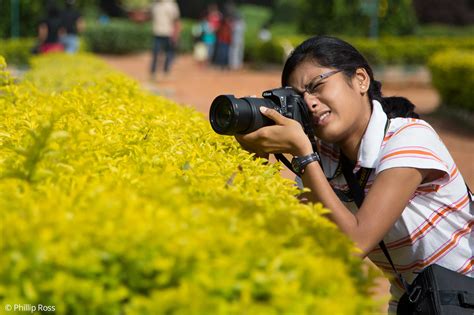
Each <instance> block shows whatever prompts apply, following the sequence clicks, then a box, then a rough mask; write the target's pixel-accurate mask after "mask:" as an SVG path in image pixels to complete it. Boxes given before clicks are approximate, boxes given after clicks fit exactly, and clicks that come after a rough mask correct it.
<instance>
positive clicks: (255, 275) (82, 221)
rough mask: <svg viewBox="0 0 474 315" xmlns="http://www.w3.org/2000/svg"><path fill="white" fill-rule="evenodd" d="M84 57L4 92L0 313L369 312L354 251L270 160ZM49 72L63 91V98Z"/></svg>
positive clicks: (43, 61)
mask: <svg viewBox="0 0 474 315" xmlns="http://www.w3.org/2000/svg"><path fill="white" fill-rule="evenodd" d="M93 59H94V58H93V57H91V56H84V55H79V56H74V57H71V56H65V55H49V56H44V57H40V58H38V59H34V60H33V62H32V68H33V70H32V71H31V73H29V74H28V76H27V77H26V78H25V81H24V82H23V83H20V84H18V85H13V84H11V83H7V84H6V85H5V86H4V87H2V88H1V90H0V108H1V110H2V113H3V116H4V119H2V121H0V129H1V130H2V132H1V133H0V144H1V145H0V154H1V156H2V159H1V160H0V218H1V220H2V223H3V224H2V225H0V233H1V235H2V242H0V251H1V252H2V255H1V256H0V278H1V279H2V282H1V283H0V303H1V304H2V305H5V304H7V303H18V304H24V303H29V304H33V305H36V304H38V303H41V304H43V305H54V306H55V309H56V313H57V314H91V315H92V314H213V313H220V314H243V313H245V314H288V313H297V314H331V313H334V314H364V313H367V312H369V311H371V310H372V303H371V302H370V301H369V299H368V297H367V294H368V293H367V289H368V286H369V285H370V283H371V281H370V279H369V278H368V277H367V276H365V273H364V272H362V262H361V260H360V259H356V258H355V257H354V256H353V250H354V249H353V245H352V244H351V243H350V242H349V241H348V240H347V238H346V237H344V236H343V235H342V234H341V233H340V232H339V230H338V229H337V228H336V227H335V225H334V224H332V223H330V222H329V221H328V220H327V219H326V218H325V217H323V216H322V214H323V213H325V212H326V211H327V210H325V209H323V208H322V207H321V205H320V204H317V205H303V204H300V203H299V202H298V200H297V199H296V198H295V197H294V195H295V194H297V193H298V192H299V191H298V190H297V188H295V186H294V185H293V183H292V182H291V181H288V180H285V179H283V178H281V177H280V176H279V174H278V170H279V166H278V165H273V164H265V163H264V162H265V161H264V160H262V159H254V158H252V157H251V156H250V155H249V154H248V153H246V152H245V151H243V150H242V149H241V148H240V147H239V146H238V145H237V144H236V142H235V141H234V140H233V139H232V138H231V137H222V136H218V135H216V134H215V133H213V132H212V130H211V129H210V127H209V124H208V122H207V121H206V120H205V119H204V118H203V117H202V115H201V114H198V113H197V112H196V111H194V110H193V109H190V108H186V107H181V106H178V105H177V104H175V103H173V102H171V101H169V100H167V99H164V98H161V97H157V96H152V95H150V94H147V93H145V92H143V91H142V90H140V89H139V87H138V85H137V83H136V82H134V81H131V80H129V79H127V78H125V77H124V76H123V75H121V74H117V73H113V72H112V71H110V70H109V71H105V70H106V66H105V65H99V61H95V62H93ZM58 65H60V67H59V66H58ZM78 68H81V70H79V69H78ZM98 68H100V69H102V70H104V71H102V70H100V71H97V70H98ZM65 69H68V72H69V73H72V74H74V76H72V77H70V76H69V75H67V74H66V73H67V72H65ZM58 70H59V71H58ZM45 73H50V75H51V76H54V77H56V78H61V77H63V78H64V82H65V83H63V84H60V85H59V89H57V88H58V86H57V85H56V84H57V83H51V82H50V81H47V80H45V79H46V77H45V75H44V74H45ZM66 75H67V77H65V76H66Z"/></svg>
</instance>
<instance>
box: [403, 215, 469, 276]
mask: <svg viewBox="0 0 474 315" xmlns="http://www.w3.org/2000/svg"><path fill="white" fill-rule="evenodd" d="M473 226H474V221H470V222H469V224H467V226H466V227H464V228H462V229H459V230H457V231H456V232H455V233H454V234H453V235H452V236H451V238H450V240H449V242H447V244H446V243H445V244H446V245H445V246H444V247H443V248H441V249H440V250H439V251H437V252H435V253H433V255H431V256H430V257H428V258H427V259H424V260H418V261H415V262H414V263H412V264H410V265H407V266H400V267H398V266H397V269H398V271H400V272H406V271H409V270H412V269H415V268H419V269H423V268H425V267H426V266H428V265H431V264H432V263H433V262H435V261H436V260H438V259H439V258H441V257H442V256H444V255H445V254H447V253H448V252H449V251H450V250H452V249H453V248H455V247H456V246H457V244H458V241H459V240H460V239H461V237H463V236H464V235H466V234H468V233H471V230H472V227H473Z"/></svg>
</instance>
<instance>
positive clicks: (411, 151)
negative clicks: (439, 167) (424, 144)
mask: <svg viewBox="0 0 474 315" xmlns="http://www.w3.org/2000/svg"><path fill="white" fill-rule="evenodd" d="M404 154H415V155H420V156H428V157H432V158H434V159H435V160H436V161H438V162H441V163H443V164H445V163H444V162H443V161H442V160H441V159H440V158H439V157H437V156H436V155H434V154H433V153H431V152H426V151H423V150H414V149H400V150H397V151H394V152H391V153H389V154H386V155H385V156H383V157H382V159H381V160H380V162H382V161H384V160H386V159H388V158H393V157H395V156H397V155H404Z"/></svg>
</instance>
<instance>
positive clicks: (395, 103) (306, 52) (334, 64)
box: [281, 36, 419, 118]
mask: <svg viewBox="0 0 474 315" xmlns="http://www.w3.org/2000/svg"><path fill="white" fill-rule="evenodd" d="M306 61H314V62H316V63H318V64H319V65H321V66H323V67H329V68H334V69H338V70H342V72H343V73H344V74H345V75H346V77H347V78H352V76H353V75H354V74H355V72H356V70H357V69H358V68H364V69H365V70H366V71H367V73H368V75H369V77H370V86H369V90H368V95H369V99H370V100H371V101H372V100H377V101H379V102H380V104H382V108H383V110H384V112H385V113H386V114H387V116H388V118H395V117H412V118H419V116H418V114H417V113H415V112H414V109H415V105H413V104H412V103H411V102H410V101H409V100H408V99H406V98H404V97H383V96H382V91H381V89H382V84H381V83H380V82H379V81H376V80H375V79H374V74H373V71H372V68H371V67H370V65H369V63H368V62H367V60H366V59H365V58H364V56H362V54H361V53H360V52H359V51H358V50H357V49H355V48H354V47H353V46H352V45H351V44H349V43H347V42H345V41H343V40H341V39H338V38H335V37H330V36H314V37H311V38H309V39H307V40H305V41H304V42H303V43H301V44H300V45H299V46H298V47H296V48H295V50H294V51H293V52H292V53H291V54H290V56H289V57H288V59H287V61H286V63H285V66H284V67H283V72H282V75H281V83H282V86H288V85H289V84H288V80H289V77H290V75H291V74H292V73H293V71H294V70H295V69H296V67H297V66H298V65H300V64H301V63H302V62H306Z"/></svg>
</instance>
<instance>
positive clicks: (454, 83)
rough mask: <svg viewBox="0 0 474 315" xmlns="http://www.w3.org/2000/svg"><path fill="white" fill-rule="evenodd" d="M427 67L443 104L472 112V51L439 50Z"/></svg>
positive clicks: (473, 84) (473, 91)
mask: <svg viewBox="0 0 474 315" xmlns="http://www.w3.org/2000/svg"><path fill="white" fill-rule="evenodd" d="M429 68H430V71H431V76H432V82H433V85H434V86H435V87H436V89H437V90H438V91H439V93H440V94H441V98H442V102H443V104H445V105H448V106H450V107H452V106H453V107H458V108H463V109H467V110H469V111H471V112H473V113H474V103H473V102H472V100H474V51H473V50H469V51H467V50H466V51H462V50H447V51H442V52H439V53H437V54H435V55H434V56H433V57H432V58H431V59H430V61H429Z"/></svg>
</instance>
